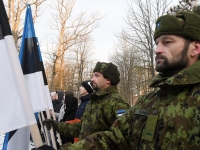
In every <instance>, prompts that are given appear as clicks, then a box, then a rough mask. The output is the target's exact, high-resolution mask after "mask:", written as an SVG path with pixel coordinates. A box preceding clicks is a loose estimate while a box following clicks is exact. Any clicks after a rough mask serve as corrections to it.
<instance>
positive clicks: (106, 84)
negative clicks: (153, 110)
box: [43, 62, 130, 140]
mask: <svg viewBox="0 0 200 150" xmlns="http://www.w3.org/2000/svg"><path fill="white" fill-rule="evenodd" d="M93 73H94V75H93V78H92V79H91V81H92V84H93V88H94V92H93V93H92V94H91V100H90V102H88V104H87V106H86V108H85V111H84V114H83V116H82V118H81V122H80V123H74V124H66V123H62V122H56V121H54V120H51V119H47V120H45V121H44V122H43V123H44V124H45V125H46V126H47V128H48V129H50V128H51V126H53V128H54V130H56V131H57V132H59V133H60V134H63V135H65V136H68V137H79V139H80V140H81V139H83V138H85V137H87V136H88V135H90V134H93V133H95V132H100V131H106V130H109V128H110V127H111V125H112V124H113V123H114V121H115V120H116V119H117V118H119V116H121V115H122V114H123V113H124V112H125V111H126V110H128V109H129V108H130V105H129V104H128V103H127V102H125V101H124V99H123V98H122V97H121V96H120V95H119V94H118V90H117V84H118V83H119V81H120V78H119V77H120V74H119V71H118V69H117V67H116V66H115V65H114V64H113V63H104V62H97V64H96V66H95V68H94V70H93Z"/></svg>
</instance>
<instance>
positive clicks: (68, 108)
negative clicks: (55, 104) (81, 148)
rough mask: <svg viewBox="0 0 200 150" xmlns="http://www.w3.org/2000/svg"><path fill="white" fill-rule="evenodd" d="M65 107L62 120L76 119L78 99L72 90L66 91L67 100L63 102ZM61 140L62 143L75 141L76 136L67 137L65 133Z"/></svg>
mask: <svg viewBox="0 0 200 150" xmlns="http://www.w3.org/2000/svg"><path fill="white" fill-rule="evenodd" d="M63 106H64V107H63V108H64V115H63V117H62V116H59V117H60V118H62V119H60V118H59V120H60V122H66V121H70V120H74V119H75V116H76V110H77V108H78V99H77V98H76V97H74V94H73V92H71V91H66V92H65V100H64V104H63ZM60 114H61V112H60ZM60 137H61V140H62V144H65V143H68V142H71V143H74V138H73V137H66V136H64V135H60Z"/></svg>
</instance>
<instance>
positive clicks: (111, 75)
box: [93, 62, 120, 85]
mask: <svg viewBox="0 0 200 150" xmlns="http://www.w3.org/2000/svg"><path fill="white" fill-rule="evenodd" d="M93 72H100V73H102V74H103V75H104V77H105V78H107V79H109V80H110V81H111V84H112V85H117V84H118V83H119V81H120V78H119V77H120V73H119V71H118V69H117V66H116V65H114V64H113V63H111V62H110V63H105V62H97V63H96V66H95V68H94V70H93Z"/></svg>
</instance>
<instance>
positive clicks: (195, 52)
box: [190, 41, 200, 57]
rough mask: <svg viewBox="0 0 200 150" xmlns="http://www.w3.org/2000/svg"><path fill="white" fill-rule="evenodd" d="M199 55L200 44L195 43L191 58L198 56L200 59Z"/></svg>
mask: <svg viewBox="0 0 200 150" xmlns="http://www.w3.org/2000/svg"><path fill="white" fill-rule="evenodd" d="M199 54H200V42H199V41H194V43H193V46H192V51H191V53H190V55H191V57H196V56H197V57H199Z"/></svg>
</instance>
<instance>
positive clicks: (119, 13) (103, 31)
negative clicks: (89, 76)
mask: <svg viewBox="0 0 200 150" xmlns="http://www.w3.org/2000/svg"><path fill="white" fill-rule="evenodd" d="M173 3H174V4H177V3H178V0H173ZM126 8H127V2H126V0H77V1H76V4H75V10H76V11H78V12H77V14H78V13H79V12H80V11H87V13H90V12H96V11H99V12H100V13H101V14H102V15H105V17H104V18H102V19H101V20H100V24H99V27H98V28H97V29H95V30H94V32H93V33H92V37H93V40H94V43H93V48H94V49H93V51H94V53H95V54H94V55H93V56H94V58H95V60H97V61H106V62H107V61H108V54H109V52H111V50H112V49H113V46H114V44H115V43H116V42H117V39H116V37H115V35H114V33H119V32H120V31H121V29H122V27H125V26H126V24H125V21H124V18H125V15H126ZM45 19H46V18H45ZM45 19H44V18H43V19H42V20H41V19H40V20H39V21H38V24H37V23H36V24H35V30H36V36H38V39H39V41H41V40H42V39H44V38H45V36H46V35H47V34H48V33H50V31H48V28H49V27H48V26H49V25H48V24H47V23H45V24H44V23H43V24H41V21H44V20H45ZM41 51H43V50H42V49H41Z"/></svg>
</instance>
